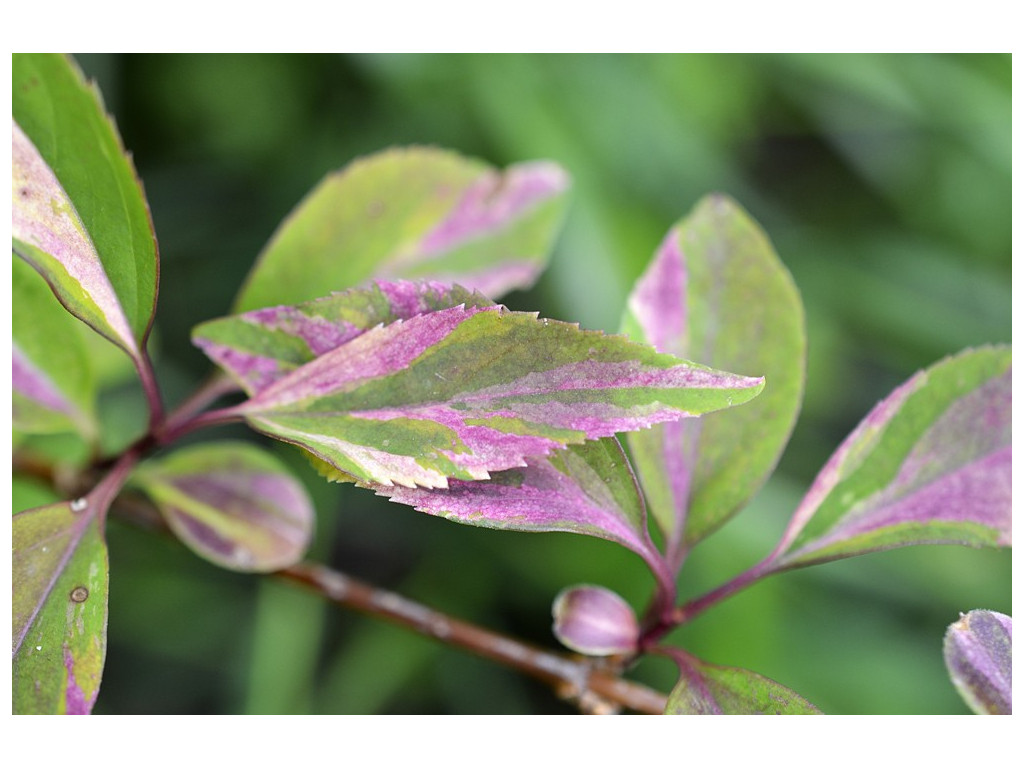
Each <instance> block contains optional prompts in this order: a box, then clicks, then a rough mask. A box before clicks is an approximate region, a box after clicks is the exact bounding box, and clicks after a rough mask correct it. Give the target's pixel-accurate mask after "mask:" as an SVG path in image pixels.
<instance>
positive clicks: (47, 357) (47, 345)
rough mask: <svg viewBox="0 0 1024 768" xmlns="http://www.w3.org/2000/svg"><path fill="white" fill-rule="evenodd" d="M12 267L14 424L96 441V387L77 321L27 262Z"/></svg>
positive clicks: (23, 428)
mask: <svg viewBox="0 0 1024 768" xmlns="http://www.w3.org/2000/svg"><path fill="white" fill-rule="evenodd" d="M12 266H13V274H12V280H11V295H12V299H13V301H12V304H13V307H12V313H11V314H12V323H11V336H12V357H13V375H12V380H11V384H12V393H11V394H12V401H13V406H14V417H13V426H14V428H15V429H17V430H20V431H22V432H27V433H36V434H38V433H48V432H61V431H77V432H78V433H79V434H81V435H83V436H84V437H86V438H87V439H91V438H92V437H94V436H95V434H96V423H95V395H96V391H95V390H96V387H95V382H94V379H93V373H92V366H91V364H90V360H89V356H88V354H87V353H86V350H85V348H84V346H83V345H82V344H81V343H80V337H79V335H78V328H77V327H76V325H77V322H76V321H75V320H74V319H73V318H72V317H71V316H70V315H68V313H67V312H65V311H64V308H63V307H61V306H60V305H59V304H58V303H57V301H56V300H55V299H54V297H53V294H52V293H51V292H50V290H49V289H48V288H47V287H46V284H45V283H44V282H43V280H42V279H40V277H39V276H38V275H37V274H35V272H34V270H33V269H32V268H31V267H30V266H29V265H28V264H26V263H25V262H23V261H22V260H21V259H14V260H13V263H12ZM58 340H59V343H57V342H58Z"/></svg>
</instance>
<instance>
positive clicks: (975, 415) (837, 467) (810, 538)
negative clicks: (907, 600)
mask: <svg viewBox="0 0 1024 768" xmlns="http://www.w3.org/2000/svg"><path fill="white" fill-rule="evenodd" d="M1010 413H1011V352H1010V349H1009V348H1008V347H985V348H980V349H975V350H966V351H964V352H962V353H960V354H959V355H956V356H954V357H949V358H946V359H945V360H942V361H940V362H939V363H936V364H935V365H933V366H932V367H931V368H929V369H927V370H925V371H921V372H919V373H918V374H916V375H915V376H913V377H911V378H910V379H909V380H908V381H907V382H905V383H904V384H902V385H901V386H899V387H897V388H896V390H894V391H893V392H892V393H891V394H890V395H889V396H888V397H887V398H885V399H884V400H883V401H882V402H880V403H879V404H878V405H877V406H876V407H875V408H874V409H873V410H872V412H871V413H870V414H868V416H867V417H865V419H864V420H863V421H862V422H861V423H860V425H858V427H857V428H856V429H855V430H854V431H853V432H852V433H851V434H850V436H849V437H847V439H846V440H845V441H844V442H843V444H842V445H841V446H840V447H839V448H838V449H837V451H836V452H835V453H834V454H833V455H832V457H831V458H830V459H829V461H828V462H827V463H826V465H825V466H824V468H823V469H822V471H821V472H820V473H819V475H818V477H817V478H816V479H815V481H814V483H813V484H812V486H811V488H810V490H809V491H808V493H807V495H806V496H805V497H804V500H803V501H802V502H801V504H800V506H799V507H798V509H797V511H796V512H795V513H794V516H793V519H792V521H791V523H790V525H789V527H788V528H787V531H786V533H785V534H784V536H783V539H782V541H781V542H780V544H779V546H778V547H777V549H776V552H775V553H774V555H773V560H772V569H773V570H783V569H785V568H791V567H797V566H802V565H809V564H811V563H815V562H823V561H827V560H833V559H836V558H840V557H849V556H852V555H856V554H861V553H864V552H869V551H875V550H879V549H889V548H892V547H897V546H906V545H910V544H923V543H948V544H963V545H967V546H994V547H1000V546H1009V544H1010V539H1011V494H1010V486H1011V477H1010V471H1011V429H1010Z"/></svg>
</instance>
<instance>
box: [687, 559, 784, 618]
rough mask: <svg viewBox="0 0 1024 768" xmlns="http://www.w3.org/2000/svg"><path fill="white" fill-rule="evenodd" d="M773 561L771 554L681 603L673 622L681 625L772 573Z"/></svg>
mask: <svg viewBox="0 0 1024 768" xmlns="http://www.w3.org/2000/svg"><path fill="white" fill-rule="evenodd" d="M772 561H773V558H772V557H771V556H769V557H767V558H765V559H764V560H762V561H761V562H760V563H758V564H757V565H755V566H753V567H752V568H748V569H747V570H746V571H744V572H743V573H741V574H739V575H738V576H736V577H735V578H733V579H731V580H730V581H727V582H726V583H725V584H723V585H721V586H720V587H718V588H716V589H713V590H711V591H710V592H707V593H706V594H704V595H701V596H700V597H697V598H694V599H693V600H690V601H688V602H686V603H684V604H683V605H680V606H679V607H678V608H676V609H675V611H674V612H673V616H672V619H673V624H674V625H679V624H684V623H686V622H688V621H690V620H691V619H693V618H694V617H695V616H697V615H698V614H700V613H703V612H704V611H705V610H707V609H708V608H710V607H711V606H713V605H715V604H716V603H719V602H721V601H722V600H724V599H725V598H727V597H731V596H732V595H734V594H736V593H737V592H739V591H740V590H742V589H746V588H747V587H749V586H750V585H751V584H753V583H754V582H756V581H758V580H759V579H761V578H763V577H765V576H767V575H769V574H771V573H772V569H771V564H772Z"/></svg>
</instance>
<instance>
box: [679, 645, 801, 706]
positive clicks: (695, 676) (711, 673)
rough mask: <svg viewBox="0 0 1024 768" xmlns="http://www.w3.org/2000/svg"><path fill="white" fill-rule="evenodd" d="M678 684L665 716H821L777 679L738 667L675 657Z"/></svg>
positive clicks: (680, 656)
mask: <svg viewBox="0 0 1024 768" xmlns="http://www.w3.org/2000/svg"><path fill="white" fill-rule="evenodd" d="M673 655H674V656H675V657H676V661H677V662H678V664H679V673H680V674H679V682H678V683H677V684H676V687H675V688H673V689H672V692H671V693H670V694H669V697H668V705H667V706H666V707H665V714H666V715H820V714H821V710H819V709H818V708H817V707H815V706H814V705H813V704H811V703H810V702H808V701H807V700H806V699H804V698H803V697H802V696H800V695H799V694H797V693H795V692H793V691H791V690H790V689H789V688H786V687H785V686H784V685H780V684H779V683H777V682H775V681H774V680H770V679H769V678H767V677H764V676H762V675H759V674H757V673H756V672H751V671H750V670H747V669H740V668H738V667H721V666H717V665H715V664H707V663H705V662H703V661H699V660H697V659H695V658H693V657H692V656H690V655H689V654H683V653H681V652H680V653H678V654H673Z"/></svg>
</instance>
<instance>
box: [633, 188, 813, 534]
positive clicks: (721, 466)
mask: <svg viewBox="0 0 1024 768" xmlns="http://www.w3.org/2000/svg"><path fill="white" fill-rule="evenodd" d="M803 323H804V321H803V307H802V304H801V302H800V297H799V293H798V292H797V289H796V287H795V285H794V283H793V280H792V278H791V277H790V275H789V273H788V272H787V271H786V268H785V266H784V265H783V264H782V262H781V261H780V260H779V258H778V256H777V255H776V254H775V252H774V250H773V249H772V246H771V243H770V242H769V240H768V238H767V236H766V235H765V233H764V232H763V231H762V230H761V229H760V227H758V225H757V224H756V222H754V220H753V219H751V218H750V216H749V215H747V213H746V212H745V211H743V209H742V208H740V207H739V206H738V205H737V204H736V203H735V202H734V201H732V200H731V199H729V198H727V197H725V196H722V195H714V196H709V197H706V198H704V199H703V200H702V201H701V202H700V203H699V204H698V205H697V206H696V208H695V209H694V211H693V212H692V213H691V214H690V215H689V216H687V217H686V218H685V219H683V220H682V221H680V222H679V223H678V224H677V225H675V226H674V227H673V228H672V229H671V230H670V231H669V233H668V235H667V236H666V237H665V239H664V241H663V242H662V244H661V245H660V246H659V248H658V250H657V252H656V253H655V256H654V258H653V259H652V261H651V263H650V265H649V266H648V268H647V270H646V271H645V272H644V274H643V275H642V276H641V277H640V279H639V280H638V281H637V284H636V286H635V287H634V289H633V292H632V293H631V295H630V297H629V301H628V305H627V309H626V312H625V313H624V315H623V321H622V329H623V331H624V332H625V333H627V334H628V335H629V336H630V337H631V338H634V339H636V340H637V341H643V342H646V343H649V344H652V345H654V346H655V347H656V348H657V349H658V350H659V351H662V352H668V353H671V354H675V355H678V356H679V357H683V358H686V359H690V360H695V361H698V362H701V363H703V364H705V365H709V366H711V367H713V368H718V369H721V370H729V371H738V372H745V373H748V374H751V375H753V374H756V375H764V376H765V380H766V384H765V389H764V391H763V392H762V393H761V394H760V395H759V396H758V398H757V400H756V401H754V402H752V403H750V404H748V405H747V406H746V407H744V408H741V409H739V410H729V411H727V412H723V413H719V414H716V415H714V416H711V417H709V418H705V419H701V420H699V421H687V422H678V423H673V424H665V425H661V426H657V427H655V428H654V429H652V430H650V431H647V432H640V433H633V434H630V435H629V437H628V438H627V440H628V444H629V447H630V449H631V451H632V453H633V457H634V460H635V461H636V466H637V472H638V474H639V476H640V478H641V482H642V484H643V487H644V490H645V493H646V494H647V496H648V502H649V504H650V507H651V514H652V515H653V516H654V518H655V520H656V521H657V522H658V524H659V526H660V527H661V529H662V530H663V531H664V532H665V533H666V535H667V536H668V537H669V539H670V540H675V541H676V545H675V546H679V547H683V548H689V547H691V546H692V545H693V544H695V543H696V542H698V541H699V540H701V539H702V538H704V537H705V536H707V535H708V534H710V533H711V532H713V531H714V530H715V529H716V528H718V527H719V526H721V525H722V524H723V523H724V522H725V521H726V520H727V519H728V518H729V517H731V516H732V515H733V514H735V512H736V511H738V509H739V508H740V507H741V506H742V505H743V504H744V503H745V502H746V501H748V500H749V499H750V498H751V496H753V494H754V493H755V492H756V491H757V489H758V488H760V486H761V485H762V484H763V483H764V481H765V480H766V479H767V477H768V475H769V474H770V473H771V471H772V470H773V469H774V467H775V465H776V463H777V462H778V459H779V457H780V456H781V453H782V450H783V448H784V447H785V445H786V442H787V441H788V439H789V435H790V433H791V431H792V428H793V426H794V424H795V422H796V416H797V413H798V411H799V408H800V402H801V399H802V394H803V381H804V358H805V355H806V338H805V333H804V328H803Z"/></svg>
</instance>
